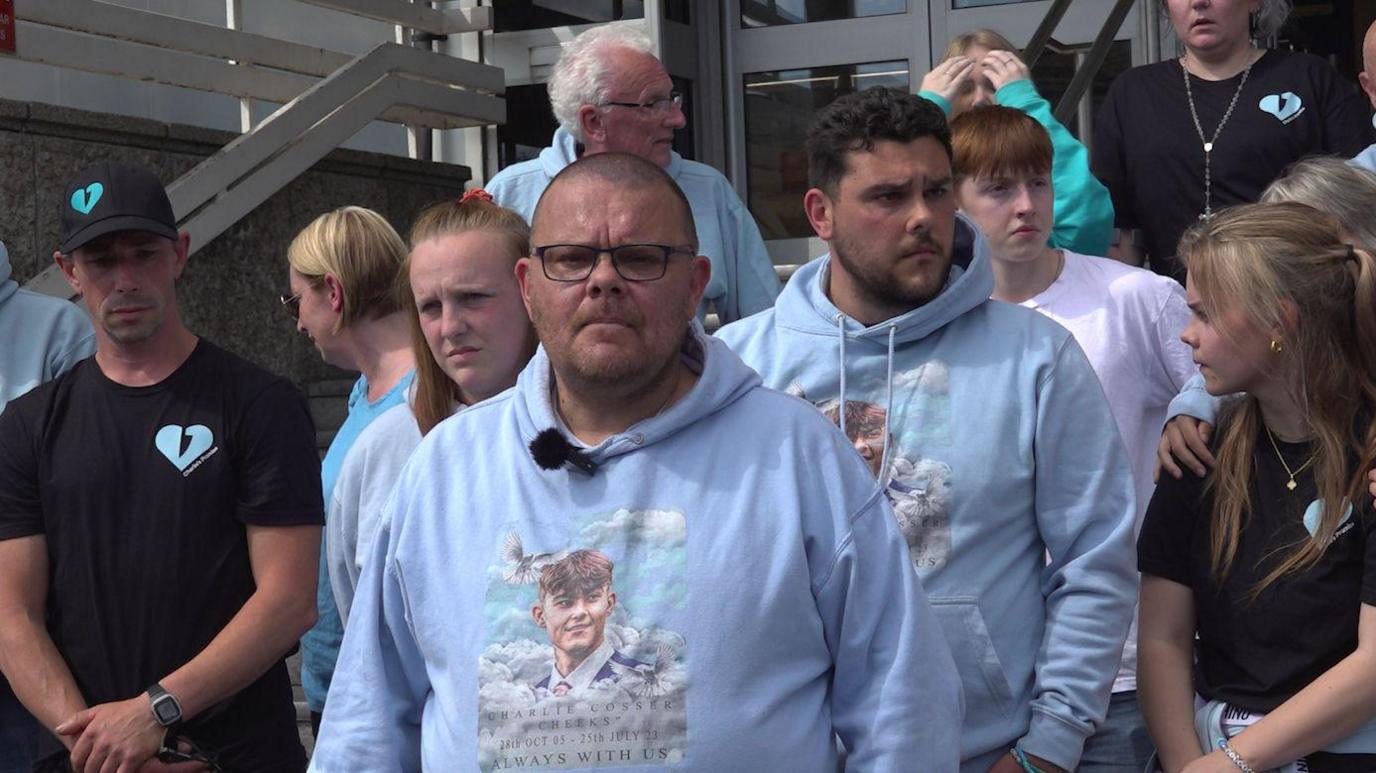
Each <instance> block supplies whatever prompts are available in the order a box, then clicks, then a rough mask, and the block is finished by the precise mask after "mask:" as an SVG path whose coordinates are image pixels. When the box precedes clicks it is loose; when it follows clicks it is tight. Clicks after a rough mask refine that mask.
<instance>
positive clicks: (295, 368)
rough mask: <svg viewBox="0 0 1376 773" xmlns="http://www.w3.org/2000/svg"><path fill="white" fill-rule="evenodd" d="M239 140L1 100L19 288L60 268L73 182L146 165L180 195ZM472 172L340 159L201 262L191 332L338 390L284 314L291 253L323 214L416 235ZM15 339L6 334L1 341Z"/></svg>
mask: <svg viewBox="0 0 1376 773" xmlns="http://www.w3.org/2000/svg"><path fill="white" fill-rule="evenodd" d="M235 136H236V135H234V134H231V133H227V132H221V131H215V130H210V129H201V128H196V127H190V126H182V125H178V124H167V123H161V122H157V121H149V120H144V119H137V118H126V117H122V116H113V115H109V114H105V113H91V112H86V111H80V110H73V109H69V108H60V107H53V106H50V105H45V104H41V103H36V102H14V101H9V100H0V239H3V240H4V242H5V243H6V245H7V246H8V247H9V252H10V262H11V263H12V264H13V265H14V277H15V279H17V280H18V281H19V282H20V283H21V284H22V283H23V282H25V281H26V280H28V279H29V278H30V277H32V276H34V275H35V274H37V273H38V272H39V271H41V270H42V269H43V268H45V267H46V266H48V265H49V263H51V261H52V253H53V250H54V248H55V247H56V245H57V243H58V233H59V230H60V225H59V216H60V206H61V201H60V200H61V198H62V193H63V189H64V187H65V185H66V183H67V180H69V179H70V178H71V176H72V175H74V174H76V172H77V171H78V170H80V169H81V168H82V167H84V166H86V165H88V164H91V163H95V162H97V161H100V160H105V159H119V160H123V161H130V162H134V163H139V164H143V165H145V166H147V167H149V168H150V169H153V170H154V171H155V172H156V173H157V174H158V176H159V177H160V178H161V179H162V180H163V181H164V182H165V183H171V182H172V181H173V180H175V179H177V178H178V177H179V176H181V175H182V174H184V173H185V172H187V171H188V170H190V169H191V168H192V167H194V166H195V165H196V164H198V163H199V162H200V161H201V160H202V159H204V158H205V157H206V156H208V155H210V154H212V153H214V152H215V151H217V150H219V149H220V148H221V147H223V146H224V145H225V144H227V143H228V142H229V141H230V140H232V139H233V138H234V137H235ZM470 177H471V174H470V172H469V170H468V168H467V167H462V166H455V165H452V164H441V163H434V162H422V161H414V160H411V159H406V158H400V157H396V156H387V155H381V154H374V153H361V152H357V151H349V150H336V151H334V152H333V153H331V154H330V155H329V156H326V157H325V158H324V159H323V160H321V161H320V162H319V163H317V164H316V165H315V166H314V167H312V168H311V169H310V171H308V172H307V173H306V174H304V175H302V176H301V177H299V178H297V179H296V180H295V181H294V182H292V183H291V184H290V185H288V186H287V187H286V188H284V189H282V190H281V191H279V192H278V193H277V194H276V195H275V196H273V197H272V198H270V199H268V200H267V201H266V202H264V203H263V204H262V205H260V206H259V207H258V208H257V209H255V210H254V211H253V212H252V213H250V214H249V216H248V217H246V218H244V219H243V220H241V221H240V222H239V223H237V224H236V225H235V226H233V227H232V228H230V229H229V230H227V231H225V232H224V233H223V234H221V235H220V236H219V237H217V238H216V239H215V240H214V241H212V242H211V243H210V244H208V245H205V246H204V248H202V249H201V250H200V252H197V253H196V254H195V255H193V256H192V257H191V261H190V263H189V264H188V265H187V270H186V273H185V274H184V275H183V277H182V280H181V282H180V285H179V287H178V296H179V300H180V304H181V309H182V314H183V316H184V317H185V319H186V321H187V324H188V326H189V327H190V328H191V329H192V330H193V331H195V332H196V333H198V334H200V335H203V336H205V337H206V338H209V339H210V340H211V341H214V342H215V343H216V344H218V345H220V346H222V347H224V348H226V349H229V350H231V351H233V352H236V353H238V354H240V355H241V356H244V357H246V358H248V359H250V360H252V361H254V362H256V363H258V364H259V365H262V366H263V367H265V368H267V369H268V370H271V371H272V372H274V373H279V374H282V375H284V376H287V377H288V378H290V379H292V380H293V381H295V382H296V383H297V384H302V385H304V384H306V383H308V382H313V381H319V380H322V379H330V378H338V377H339V376H340V375H342V372H341V371H339V370H337V369H334V368H331V367H329V366H327V365H325V364H324V363H323V362H322V361H321V360H320V356H319V354H318V353H317V352H316V350H315V348H314V347H313V346H311V344H310V342H309V340H308V339H306V338H305V337H304V336H302V335H300V334H298V333H296V331H295V328H294V326H293V323H292V322H291V320H290V318H289V317H288V316H287V314H286V312H285V311H284V310H283V309H282V308H281V306H280V305H279V304H278V301H277V297H278V295H279V294H281V293H283V292H285V291H286V288H287V263H286V250H287V245H288V244H289V243H290V242H291V239H292V237H294V236H295V235H296V233H297V232H298V231H299V230H300V229H301V228H303V227H305V226H306V225H307V224H308V223H310V221H311V220H312V219H314V218H315V217H316V216H317V215H320V214H321V213H324V212H327V211H329V210H331V209H334V208H336V207H341V206H344V205H347V204H357V205H360V206H365V207H370V208H372V209H375V210H377V211H378V212H380V213H382V215H383V216H385V217H386V218H387V219H388V220H390V221H391V223H392V225H393V226H395V227H396V228H397V229H398V231H399V232H400V233H401V234H402V236H403V238H404V237H405V235H406V231H407V229H409V228H410V225H411V222H412V220H413V219H414V217H415V216H416V214H417V213H418V212H419V211H420V210H421V209H422V208H424V207H425V206H426V205H428V204H431V203H433V202H436V201H440V200H442V199H445V198H449V197H452V196H457V195H460V194H461V193H462V191H463V186H464V183H465V182H466V181H467V180H468V179H469V178H470ZM9 332H10V331H0V334H5V333H9Z"/></svg>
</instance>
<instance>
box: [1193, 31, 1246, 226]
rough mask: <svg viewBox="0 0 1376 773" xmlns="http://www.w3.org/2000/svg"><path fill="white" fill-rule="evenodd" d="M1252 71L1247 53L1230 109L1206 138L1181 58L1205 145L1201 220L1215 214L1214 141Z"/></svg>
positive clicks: (1229, 105)
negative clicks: (1240, 79) (1211, 134)
mask: <svg viewBox="0 0 1376 773" xmlns="http://www.w3.org/2000/svg"><path fill="white" fill-rule="evenodd" d="M1251 72H1252V55H1251V53H1250V52H1249V53H1248V54H1247V66H1246V67H1244V68H1243V69H1242V82H1240V83H1238V84H1237V91H1234V92H1233V98H1232V99H1231V100H1230V101H1229V102H1228V109H1227V110H1224V111H1223V118H1222V119H1221V120H1220V121H1219V122H1218V127H1217V128H1215V129H1214V136H1212V137H1210V138H1209V139H1204V127H1203V126H1200V125H1199V112H1198V111H1196V110H1195V109H1194V94H1193V93H1192V92H1191V91H1190V71H1189V70H1188V69H1187V68H1186V67H1185V59H1184V57H1181V59H1180V74H1181V76H1182V77H1184V79H1185V99H1186V100H1187V101H1188V102H1189V104H1190V117H1191V118H1193V119H1194V131H1195V133H1196V134H1198V135H1199V141H1200V142H1201V143H1203V145H1204V212H1203V213H1202V214H1200V216H1199V219H1200V220H1208V219H1210V218H1212V217H1213V216H1214V211H1213V192H1214V191H1213V188H1214V186H1213V183H1214V181H1213V159H1212V158H1211V155H1212V153H1213V151H1214V143H1215V142H1218V135H1220V134H1222V133H1223V126H1224V125H1225V124H1227V123H1228V118H1229V117H1231V116H1232V114H1233V108H1234V107H1237V98H1238V97H1240V96H1242V87H1243V86H1246V85H1247V76H1248V75H1250V74H1251Z"/></svg>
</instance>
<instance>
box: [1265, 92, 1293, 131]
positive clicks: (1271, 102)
mask: <svg viewBox="0 0 1376 773" xmlns="http://www.w3.org/2000/svg"><path fill="white" fill-rule="evenodd" d="M1257 107H1259V108H1261V109H1262V111H1263V112H1267V113H1270V114H1271V115H1274V116H1275V117H1276V118H1277V119H1278V120H1279V121H1280V122H1281V123H1290V122H1291V121H1293V120H1295V118H1296V117H1297V116H1298V115H1299V114H1300V112H1301V111H1303V110H1304V100H1302V99H1300V97H1299V95H1298V94H1296V93H1295V92H1293V91H1286V92H1284V93H1281V94H1267V95H1266V96H1264V97H1262V98H1261V102H1259V103H1257Z"/></svg>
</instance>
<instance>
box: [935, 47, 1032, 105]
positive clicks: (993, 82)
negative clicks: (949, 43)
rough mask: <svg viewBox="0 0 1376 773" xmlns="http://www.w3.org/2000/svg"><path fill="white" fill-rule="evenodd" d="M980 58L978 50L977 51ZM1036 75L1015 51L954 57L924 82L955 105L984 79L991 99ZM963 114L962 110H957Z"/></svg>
mask: <svg viewBox="0 0 1376 773" xmlns="http://www.w3.org/2000/svg"><path fill="white" fill-rule="evenodd" d="M975 53H976V54H977V55H978V54H979V52H978V51H976V52H975ZM1031 77H1032V73H1031V71H1030V70H1028V68H1027V65H1026V64H1025V63H1023V61H1022V59H1020V58H1019V57H1018V55H1017V54H1015V53H1013V52H1012V51H1002V50H999V51H989V52H987V53H985V54H984V55H983V56H979V57H978V58H977V59H976V58H974V57H970V56H953V57H951V58H950V59H947V60H946V61H944V62H942V63H941V64H938V65H937V66H936V67H934V68H932V71H931V72H929V73H927V75H926V76H925V77H923V79H922V90H923V91H930V92H934V93H936V94H937V95H939V96H941V98H942V99H945V100H946V101H947V102H950V103H951V104H952V105H955V103H956V100H957V98H958V97H960V96H961V95H962V94H963V93H965V92H967V91H969V90H971V89H972V88H974V86H975V85H976V81H975V79H977V78H978V79H983V80H984V81H985V84H984V85H985V88H987V89H988V90H989V95H990V98H992V94H993V92H996V91H998V90H999V89H1001V88H1003V87H1004V86H1006V85H1008V84H1010V83H1013V82H1015V81H1020V80H1030V79H1031ZM957 112H959V109H958V110H957Z"/></svg>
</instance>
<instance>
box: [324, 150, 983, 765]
mask: <svg viewBox="0 0 1376 773" xmlns="http://www.w3.org/2000/svg"><path fill="white" fill-rule="evenodd" d="M693 233H694V232H693V226H692V216H691V213H690V210H689V207H688V203H687V200H686V199H685V198H684V197H683V196H682V194H681V192H679V191H678V189H677V188H676V187H675V186H674V185H673V182H672V180H671V178H669V177H668V176H667V175H666V174H664V172H663V171H662V170H661V169H660V168H659V167H657V166H655V165H654V164H651V163H648V162H646V161H644V160H642V159H639V158H636V157H633V156H629V155H626V154H600V155H597V156H591V157H589V158H586V159H583V160H581V161H579V162H578V163H577V164H574V165H572V166H570V167H569V168H568V169H566V170H565V171H564V172H562V173H561V174H560V175H559V176H558V177H557V178H556V179H555V180H554V182H553V183H551V185H550V187H549V190H548V191H547V192H546V193H545V195H544V197H543V198H542V200H541V202H540V206H539V208H538V210H537V213H536V216H535V223H534V230H533V233H532V239H531V241H532V243H533V244H535V245H536V247H535V250H534V252H535V255H534V256H532V257H530V258H524V259H522V260H521V262H520V263H518V267H517V279H518V280H519V281H520V283H521V288H522V293H523V295H524V297H525V300H526V305H527V308H528V310H529V311H530V316H531V320H532V321H533V323H534V325H535V329H536V332H537V334H538V335H539V338H540V342H541V346H540V349H539V350H538V351H537V353H536V355H535V357H534V359H532V360H531V362H530V364H529V366H528V367H527V368H526V369H525V370H524V371H523V372H522V373H521V375H520V378H519V380H518V381H517V384H516V386H515V387H514V388H513V389H511V390H508V391H507V392H504V393H502V394H500V395H498V396H496V397H494V398H492V399H490V400H488V401H486V402H483V403H480V404H478V405H475V406H473V407H470V408H468V409H467V410H465V411H463V412H462V413H460V414H458V415H457V416H455V417H452V418H450V419H449V420H447V421H445V422H443V423H442V424H440V425H439V426H438V427H436V428H435V429H434V430H433V431H432V432H431V433H430V434H429V435H427V436H426V437H425V439H424V440H423V441H422V442H421V445H420V447H419V448H418V449H417V450H416V452H415V454H414V455H413V456H412V457H411V459H410V461H409V462H408V463H407V465H406V468H405V470H404V471H403V472H402V475H401V479H400V481H399V482H398V485H397V487H396V489H395V491H394V492H393V494H392V498H391V500H390V502H389V503H388V505H387V506H386V507H385V508H384V512H383V514H382V516H381V519H380V523H379V527H378V531H377V533H376V537H375V538H374V547H373V554H372V556H371V557H370V559H369V561H368V563H367V566H366V567H365V570H364V573H363V577H362V579H361V583H360V585H359V588H358V593H357V595H356V596H355V599H354V604H353V608H352V611H351V613H350V616H349V627H348V629H347V630H346V632H345V635H344V646H343V649H342V651H341V653H340V659H339V666H338V669H337V671H336V679H335V683H334V687H333V689H332V690H331V691H330V695H329V699H328V702H327V703H326V706H325V716H324V725H323V727H322V729H321V734H320V740H319V743H318V745H317V746H316V751H315V757H314V759H313V760H312V763H311V769H312V770H314V771H322V772H324V771H354V770H404V771H413V770H420V769H425V770H446V771H447V770H473V769H475V768H477V769H481V770H483V771H489V770H506V769H522V770H532V769H542V770H543V769H563V770H591V769H600V768H606V767H617V768H621V769H625V770H629V771H649V770H656V771H658V770H665V769H673V770H684V771H714V772H715V771H723V770H787V771H794V772H795V773H813V772H816V773H833V772H834V771H835V770H836V765H837V752H836V743H835V740H834V739H835V738H836V737H837V736H839V737H840V739H841V740H842V741H843V742H844V743H845V745H846V747H847V749H848V750H849V755H850V756H849V763H850V764H851V765H852V766H853V769H855V770H863V771H904V772H907V771H923V772H924V773H928V772H933V773H942V772H943V771H945V772H951V771H955V770H956V769H957V768H958V764H959V763H958V759H959V745H960V741H959V728H960V717H961V696H960V692H961V690H960V684H959V680H958V678H957V676H956V673H955V666H954V664H953V662H952V659H951V654H950V651H949V650H948V648H947V645H946V642H945V640H944V637H943V636H942V634H941V630H940V628H939V623H938V622H937V620H936V618H935V616H934V615H933V612H932V609H931V607H930V606H929V605H928V603H927V599H926V596H925V595H924V593H923V591H922V586H921V584H920V583H919V581H918V579H917V575H916V573H915V572H913V571H912V568H911V566H910V565H909V563H908V560H907V553H906V551H905V549H904V545H903V538H902V535H901V534H900V533H899V530H898V528H897V527H896V526H895V524H894V520H893V517H892V514H891V510H890V508H889V505H888V503H887V502H886V501H885V498H884V496H883V494H882V492H880V490H879V489H878V487H877V486H876V485H875V483H874V477H873V476H872V475H871V474H870V472H869V470H868V469H867V468H866V467H865V465H864V463H863V462H862V461H861V460H860V459H858V458H857V457H856V456H855V454H854V452H852V451H851V450H850V448H849V444H848V443H847V442H846V439H845V438H844V437H843V436H842V435H841V434H840V433H839V432H837V431H836V429H835V427H834V426H831V425H830V424H829V423H828V422H827V421H826V420H825V419H823V418H822V417H821V416H820V415H818V414H817V412H816V411H814V410H812V409H811V408H810V407H808V406H807V405H806V404H805V403H803V402H801V401H799V400H796V399H794V398H791V397H789V396H787V395H783V394H779V393H777V392H774V391H771V390H769V389H765V388H763V387H762V386H761V384H760V380H759V376H758V375H757V374H756V373H755V372H754V371H752V370H750V369H749V368H747V367H746V366H745V365H744V364H743V363H742V362H741V361H740V359H739V358H738V357H736V356H735V355H734V354H732V353H731V351H730V350H729V349H728V348H727V347H726V345H725V344H723V343H722V342H720V341H718V340H716V339H713V338H710V337H707V336H706V335H704V334H703V332H702V328H701V326H699V325H698V324H696V322H695V321H694V319H693V317H694V309H695V308H696V307H697V303H698V301H699V299H700V298H701V295H702V292H703V288H704V287H705V286H706V284H707V274H708V270H709V268H708V263H707V260H706V258H703V257H701V256H697V255H696V250H695V249H694V248H695V245H694V244H693V242H692V240H693ZM604 257H605V258H606V259H605V260H604ZM594 553H595V554H596V555H594ZM578 562H582V563H584V564H588V565H589V566H592V565H594V564H595V565H596V566H594V567H593V568H592V569H588V570H587V571H586V572H584V573H585V574H587V575H589V576H595V579H594V580H590V581H589V582H586V583H582V586H583V587H581V588H580V589H578V590H577V591H576V592H575V591H571V590H568V589H567V588H565V589H564V590H560V588H563V587H565V586H566V585H567V584H566V583H562V582H559V581H558V577H556V576H555V575H557V574H558V573H560V572H561V571H562V570H561V567H564V568H568V567H569V566H570V565H571V564H573V563H578ZM612 564H614V565H615V567H616V568H615V573H616V574H615V576H616V581H615V591H614V592H613V591H612V588H611V582H610V577H611V566H612ZM568 571H569V572H572V571H573V570H572V569H569V570H568ZM537 608H538V609H539V610H540V612H539V614H534V611H535V609H537ZM552 640H558V643H559V646H561V647H565V648H570V649H577V650H578V651H579V655H578V657H576V658H573V657H565V658H559V657H557V656H555V655H554V653H552V652H551V649H552V648H551V646H550V642H551V641H552ZM598 650H601V651H603V653H604V654H605V653H606V652H609V651H613V650H614V651H616V652H619V653H621V654H622V656H623V657H622V658H621V660H620V661H618V666H617V668H619V669H620V672H619V673H618V674H617V678H615V679H610V678H609V679H599V678H597V676H596V674H588V673H586V672H584V673H581V674H580V673H579V669H580V668H582V667H583V666H584V665H586V666H587V668H588V669H592V667H593V666H595V665H600V656H599V655H597V651H598ZM590 651H591V652H592V653H593V654H587V653H588V652H590ZM574 661H578V662H574Z"/></svg>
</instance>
